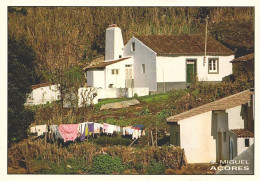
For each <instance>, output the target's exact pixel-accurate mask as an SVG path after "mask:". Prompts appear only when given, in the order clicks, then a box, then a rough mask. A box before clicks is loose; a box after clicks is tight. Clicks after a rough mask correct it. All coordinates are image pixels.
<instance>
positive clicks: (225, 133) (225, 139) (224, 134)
mask: <svg viewBox="0 0 260 181" xmlns="http://www.w3.org/2000/svg"><path fill="white" fill-rule="evenodd" d="M223 139H224V142H226V141H227V132H223Z"/></svg>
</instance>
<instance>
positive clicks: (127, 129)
mask: <svg viewBox="0 0 260 181" xmlns="http://www.w3.org/2000/svg"><path fill="white" fill-rule="evenodd" d="M126 131H127V133H128V134H129V135H132V134H133V132H134V130H133V129H132V127H131V126H126Z"/></svg>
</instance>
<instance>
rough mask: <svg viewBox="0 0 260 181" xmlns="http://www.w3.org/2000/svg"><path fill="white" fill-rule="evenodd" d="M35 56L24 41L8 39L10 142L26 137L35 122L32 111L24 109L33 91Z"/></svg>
mask: <svg viewBox="0 0 260 181" xmlns="http://www.w3.org/2000/svg"><path fill="white" fill-rule="evenodd" d="M34 60H35V54H34V52H33V50H32V48H30V47H28V46H26V44H25V42H24V40H23V39H21V40H19V41H16V40H14V39H13V38H12V37H9V38H8V141H9V143H12V142H15V141H18V140H21V139H22V138H24V137H26V129H27V128H28V126H29V124H30V122H31V121H32V120H33V114H32V112H31V111H29V110H26V109H25V108H24V103H25V101H26V94H27V93H29V92H30V91H31V85H32V84H33V83H34V82H35V81H36V79H37V78H35V77H34V75H35V73H34V68H33V65H34Z"/></svg>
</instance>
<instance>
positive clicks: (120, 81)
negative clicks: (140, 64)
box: [105, 58, 134, 88]
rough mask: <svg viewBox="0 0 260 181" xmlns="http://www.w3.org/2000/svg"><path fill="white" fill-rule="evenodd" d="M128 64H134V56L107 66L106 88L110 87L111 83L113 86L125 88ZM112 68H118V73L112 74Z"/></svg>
mask: <svg viewBox="0 0 260 181" xmlns="http://www.w3.org/2000/svg"><path fill="white" fill-rule="evenodd" d="M127 64H131V65H132V64H133V58H129V59H126V60H124V61H120V62H118V63H114V64H111V65H109V66H107V67H106V69H105V71H106V76H105V77H106V86H105V87H106V88H109V84H113V88H125V65H127ZM112 69H118V75H116V74H114V75H112ZM133 69H134V67H133ZM133 78H134V77H133Z"/></svg>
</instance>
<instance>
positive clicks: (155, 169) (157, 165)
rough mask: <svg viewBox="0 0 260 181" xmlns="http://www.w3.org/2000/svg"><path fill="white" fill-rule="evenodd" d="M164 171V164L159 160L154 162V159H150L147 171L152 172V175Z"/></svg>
mask: <svg viewBox="0 0 260 181" xmlns="http://www.w3.org/2000/svg"><path fill="white" fill-rule="evenodd" d="M164 172H165V166H164V164H162V163H161V162H156V161H155V160H152V161H151V162H150V163H149V165H148V167H147V173H148V174H153V175H159V174H164Z"/></svg>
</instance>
